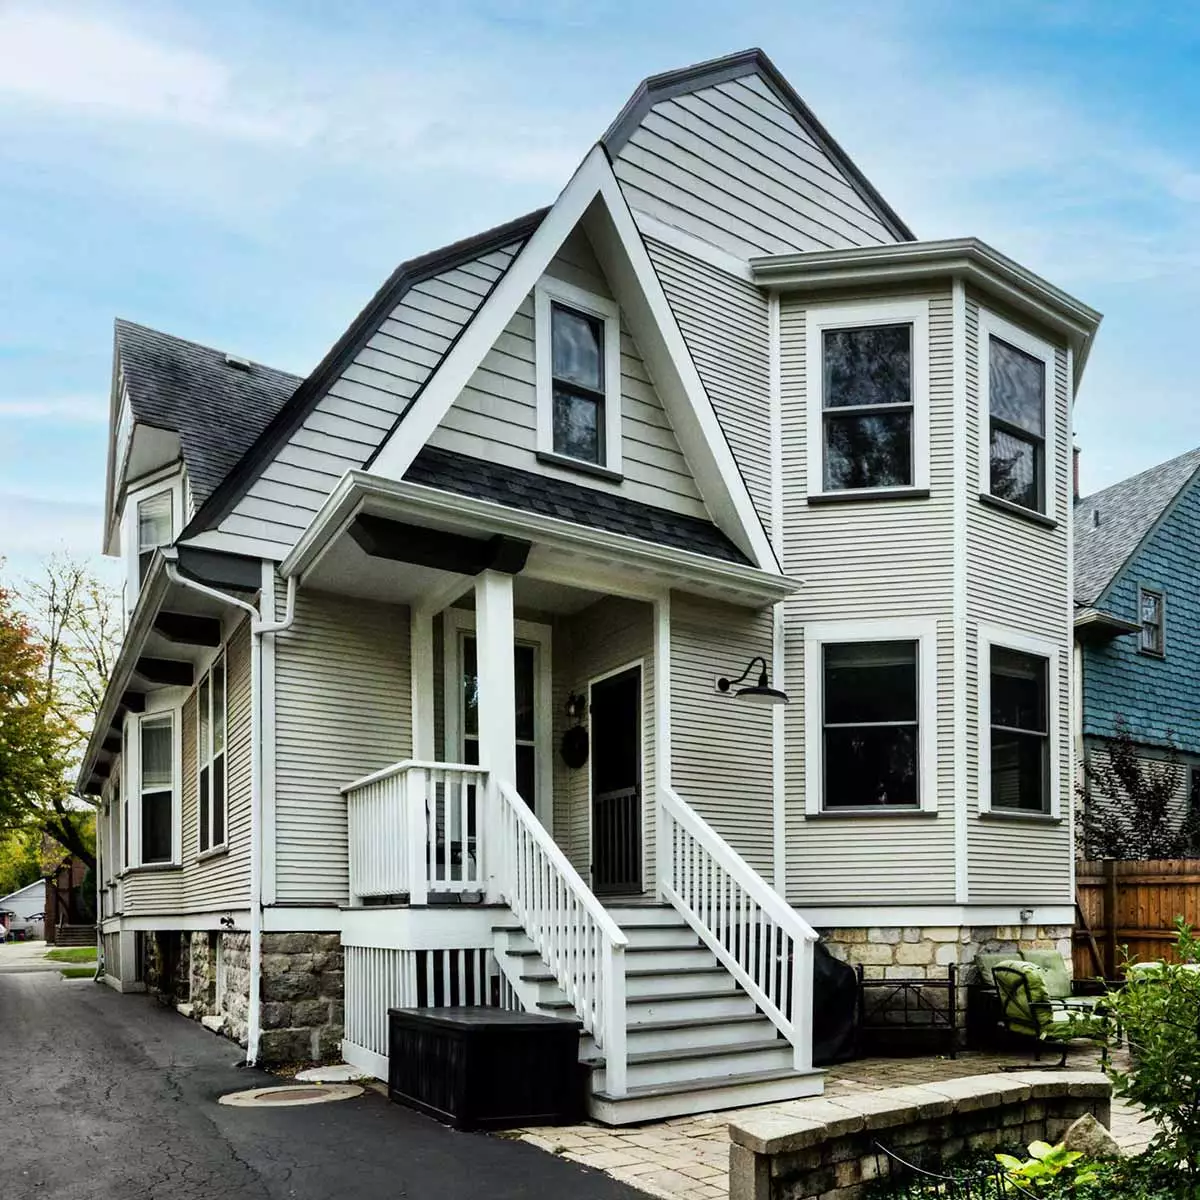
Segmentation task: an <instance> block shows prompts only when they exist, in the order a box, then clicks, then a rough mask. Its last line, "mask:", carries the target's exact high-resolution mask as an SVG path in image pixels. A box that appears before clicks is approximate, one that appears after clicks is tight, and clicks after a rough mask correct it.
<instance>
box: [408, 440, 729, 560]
mask: <svg viewBox="0 0 1200 1200" xmlns="http://www.w3.org/2000/svg"><path fill="white" fill-rule="evenodd" d="M404 478H405V479H407V480H408V481H409V482H410V483H420V484H423V485H424V486H426V487H433V488H438V489H440V490H441V491H445V492H456V493H458V494H459V495H461V496H472V497H474V498H475V499H477V500H491V501H493V502H494V503H496V504H503V505H505V506H506V507H507V508H518V509H521V510H522V511H524V512H530V513H537V514H539V515H540V516H544V517H557V518H559V519H560V520H563V521H573V522H574V523H575V524H577V525H586V526H588V527H589V528H591V529H603V530H605V531H607V532H609V533H621V534H625V535H626V536H627V537H635V538H640V539H641V540H642V541H644V542H656V543H657V544H659V545H661V546H670V547H672V548H673V549H676V550H689V551H691V552H692V553H693V554H704V555H707V556H708V557H710V558H720V559H724V560H725V561H726V562H736V563H749V561H750V560H749V559H748V558H747V557H746V556H745V555H744V554H743V553H742V552H741V551H740V550H739V549H738V548H737V546H735V545H734V544H733V542H731V541H730V540H729V538H727V537H726V536H725V534H724V533H722V532H721V530H720V529H718V528H717V527H716V526H715V525H714V524H713V523H712V522H711V521H704V520H701V519H700V518H698V517H688V516H684V515H683V514H681V513H673V512H668V511H667V510H666V509H664V508H655V507H653V506H652V505H650V504H642V503H641V502H640V501H637V500H630V499H629V498H628V497H626V496H618V495H614V494H613V493H612V492H602V491H600V489H599V488H591V487H584V486H583V485H581V484H578V483H570V482H569V481H567V480H564V479H556V478H552V477H551V476H548V475H535V474H534V473H533V472H532V471H522V470H519V469H518V468H516V467H508V466H503V465H502V464H500V463H494V462H486V461H484V460H483V459H480V458H470V457H468V456H467V455H465V454H455V453H454V452H452V451H450V450H442V449H440V448H438V447H434V446H425V447H424V448H423V449H422V450H421V451H420V453H418V454H417V457H416V458H414V459H413V461H412V465H411V466H410V467H409V468H408V470H407V471H406V472H405V473H404Z"/></svg>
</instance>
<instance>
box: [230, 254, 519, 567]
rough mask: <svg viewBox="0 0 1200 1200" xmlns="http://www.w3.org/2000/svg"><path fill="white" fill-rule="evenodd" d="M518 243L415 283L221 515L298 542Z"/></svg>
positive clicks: (287, 543)
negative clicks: (269, 459) (293, 430)
mask: <svg viewBox="0 0 1200 1200" xmlns="http://www.w3.org/2000/svg"><path fill="white" fill-rule="evenodd" d="M518 249H519V244H515V243H514V244H513V245H511V246H506V247H504V248H502V249H500V250H495V251H492V252H491V253H490V254H486V255H484V256H482V257H481V258H479V259H476V260H475V261H474V262H471V263H467V264H465V265H464V266H460V267H455V268H453V269H452V270H449V271H445V272H443V273H442V274H441V275H437V276H435V277H434V278H432V279H427V280H425V281H424V282H422V283H418V284H416V285H415V286H414V287H413V288H412V289H411V290H410V291H409V292H408V293H407V294H406V295H405V297H404V299H403V300H401V301H400V303H399V304H398V305H397V306H396V308H395V309H394V310H393V311H392V313H391V315H390V316H389V317H388V318H387V319H386V320H385V321H384V322H383V325H382V326H381V327H380V329H379V331H378V332H377V333H376V334H375V335H374V336H373V337H372V338H371V339H370V341H369V342H368V343H367V345H366V346H365V347H363V349H362V350H360V351H359V352H358V354H357V355H356V356H355V359H354V361H353V362H352V363H351V364H350V365H349V366H347V367H346V368H345V370H344V371H343V372H342V375H341V377H340V378H339V379H338V380H337V381H336V382H335V383H334V384H333V385H332V386H331V387H330V389H329V392H328V393H327V394H326V395H325V396H323V397H322V398H321V400H320V401H319V402H318V403H317V406H316V408H315V409H314V410H313V411H312V412H311V413H310V414H309V415H308V417H307V418H306V419H305V421H304V423H303V425H301V427H300V428H299V429H298V430H296V432H295V433H293V434H292V436H291V437H290V438H289V439H288V441H287V443H286V444H285V445H284V446H283V447H282V448H281V449H280V450H279V452H278V454H277V455H276V457H275V459H274V460H273V461H272V462H270V463H268V464H267V466H266V467H265V468H264V469H263V472H262V474H261V475H260V476H259V477H258V478H257V479H256V480H255V481H254V483H252V484H251V486H250V488H249V489H248V490H247V492H246V494H245V496H243V497H242V499H241V500H239V501H238V503H237V505H236V506H235V507H234V509H233V511H232V512H231V513H230V514H229V516H228V517H226V518H225V519H224V520H223V521H222V522H221V525H220V529H221V530H223V531H225V532H228V533H239V534H244V535H246V536H251V537H254V538H257V539H258V540H259V541H261V542H266V543H272V544H274V545H277V546H278V547H279V548H280V551H281V552H286V551H287V550H289V549H291V547H292V546H293V545H294V544H295V542H296V540H297V538H298V537H299V535H300V533H301V532H302V531H303V530H304V528H305V527H306V526H307V525H308V523H309V521H310V520H311V519H312V518H313V516H314V515H315V513H316V512H317V510H318V509H319V508H320V506H321V505H322V504H323V503H324V501H325V498H326V497H327V496H328V495H329V493H330V492H331V491H332V490H333V488H334V486H335V485H336V484H337V481H338V480H339V479H340V478H341V477H342V476H343V475H344V474H345V473H346V472H347V471H348V470H355V469H358V468H360V467H362V465H363V464H364V463H365V462H366V461H367V459H368V458H369V457H370V455H371V454H372V453H373V452H374V450H375V449H376V447H377V446H379V444H380V443H381V442H383V440H384V439H385V438H386V436H387V433H388V430H390V429H391V427H392V425H393V423H394V422H395V420H396V418H397V417H399V416H400V415H401V413H403V411H404V409H405V408H406V407H407V405H408V404H409V402H410V401H411V400H412V399H413V397H414V396H415V395H416V393H417V391H418V389H419V388H420V387H421V386H422V385H423V384H424V382H425V380H426V379H427V378H428V377H429V374H430V372H431V371H432V370H433V368H434V367H435V366H436V365H437V363H438V362H439V361H440V360H441V357H442V355H443V354H445V352H446V350H447V349H448V347H449V345H450V343H451V341H452V339H453V338H454V337H456V336H457V334H458V333H459V331H460V330H461V329H462V328H463V326H464V325H465V324H466V323H467V322H468V321H469V320H470V319H471V317H472V316H473V315H474V314H475V312H476V310H477V309H478V308H479V305H480V304H481V303H482V301H483V299H484V298H485V296H486V295H487V293H488V292H489V290H490V289H491V287H492V286H493V284H494V283H495V281H496V280H497V279H498V278H499V277H500V276H501V275H502V274H503V273H504V271H505V269H506V268H507V266H508V264H509V263H510V262H511V261H512V258H513V256H514V255H515V254H516V252H517V250H518Z"/></svg>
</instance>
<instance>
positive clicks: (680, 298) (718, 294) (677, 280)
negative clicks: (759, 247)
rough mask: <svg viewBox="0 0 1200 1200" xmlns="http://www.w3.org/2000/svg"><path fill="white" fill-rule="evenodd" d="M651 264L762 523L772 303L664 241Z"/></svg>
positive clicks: (652, 245)
mask: <svg viewBox="0 0 1200 1200" xmlns="http://www.w3.org/2000/svg"><path fill="white" fill-rule="evenodd" d="M646 246H647V249H648V250H649V251H650V258H651V261H652V262H653V263H654V269H655V271H656V272H657V274H658V278H659V281H660V282H661V283H662V286H663V291H664V292H665V293H666V296H667V301H668V303H669V304H670V306H671V310H672V312H673V313H674V314H675V319H676V321H678V322H679V328H680V330H681V332H682V333H683V338H684V341H685V342H687V347H688V350H689V352H690V353H691V356H692V361H693V362H694V363H695V365H696V370H697V371H698V372H699V374H700V379H701V381H702V382H703V384H704V390H705V391H706V392H707V393H708V397H709V399H710V400H711V401H712V405H713V408H714V409H715V410H716V413H717V419H718V420H719V421H720V423H721V429H722V431H723V432H724V434H725V437H726V439H727V441H728V442H729V448H730V450H731V451H732V452H733V457H734V461H735V462H736V463H737V466H738V470H739V471H740V472H741V475H742V478H743V479H744V480H745V482H746V487H747V490H748V491H749V492H750V497H751V499H752V500H753V502H754V507H755V510H756V511H757V512H758V515H759V518H760V520H762V521H763V522H764V523H767V522H769V520H770V515H771V425H770V421H771V417H770V411H769V403H770V399H769V392H770V364H769V342H768V336H767V334H768V331H767V301H766V297H765V296H764V295H763V294H762V292H761V291H759V289H758V288H756V287H755V286H754V285H753V284H752V283H747V282H746V281H745V280H742V279H737V278H735V277H734V276H732V275H728V274H726V273H725V272H724V271H721V270H718V269H717V268H716V267H712V266H709V265H708V264H707V263H704V262H701V261H700V260H699V259H697V258H693V257H692V256H691V255H690V254H685V253H683V252H682V251H680V250H676V249H674V248H673V247H671V246H667V245H665V244H664V243H662V242H656V241H654V240H653V239H647V243H646Z"/></svg>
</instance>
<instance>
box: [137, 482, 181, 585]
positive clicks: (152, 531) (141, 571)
mask: <svg viewBox="0 0 1200 1200" xmlns="http://www.w3.org/2000/svg"><path fill="white" fill-rule="evenodd" d="M173 537H174V533H173V530H172V522H171V493H170V492H169V491H165V492H158V493H156V494H155V495H153V496H148V497H147V498H146V499H145V500H139V501H138V506H137V556H138V583H139V585H140V584H142V583H144V582H145V581H146V572H147V571H148V570H149V569H150V563H151V560H152V559H153V558H154V552H155V550H157V549H158V548H159V546H169V545H170V544H171V541H172V538H173Z"/></svg>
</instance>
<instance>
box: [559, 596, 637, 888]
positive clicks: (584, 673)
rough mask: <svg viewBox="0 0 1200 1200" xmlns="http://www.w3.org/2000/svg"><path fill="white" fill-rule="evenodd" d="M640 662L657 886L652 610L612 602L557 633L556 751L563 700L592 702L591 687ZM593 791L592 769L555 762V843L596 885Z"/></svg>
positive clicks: (567, 620) (563, 620)
mask: <svg viewBox="0 0 1200 1200" xmlns="http://www.w3.org/2000/svg"><path fill="white" fill-rule="evenodd" d="M636 659H641V660H642V755H643V757H642V824H643V830H644V833H645V836H644V838H643V847H644V850H643V862H642V878H643V879H644V880H647V881H650V880H653V878H654V853H653V851H654V846H653V837H654V823H653V812H654V772H655V766H654V610H653V608H652V607H651V606H650V605H649V604H644V603H640V602H638V601H635V600H624V599H617V598H615V597H607V598H605V599H603V600H598V601H597V602H596V603H595V604H593V605H591V606H590V607H588V608H585V609H584V610H583V611H582V612H579V613H575V614H574V615H572V616H570V617H560V618H558V619H557V620H556V621H555V625H554V663H553V671H554V695H555V701H556V702H555V708H554V721H555V726H554V745H555V747H558V746H560V745H561V744H562V735H563V733H565V732H566V729H567V727H568V722H567V720H566V715H565V709H564V707H563V705H562V704H561V703H559V698H560V697H562V698H563V699H565V696H566V695H567V694H571V693H574V694H575V695H580V696H584V697H585V698H586V696H587V694H588V682H589V680H591V679H594V678H595V677H596V676H597V675H605V674H607V673H608V672H610V671H614V670H616V669H617V668H619V667H623V666H625V665H626V664H627V663H631V662H633V661H634V660H636ZM590 828H591V786H590V771H589V768H588V767H587V766H583V767H580V768H579V769H578V770H572V769H571V768H570V767H568V766H567V765H566V764H565V763H564V762H563V761H562V756H561V755H560V754H558V753H555V755H554V837H555V840H556V841H557V842H558V844H559V845H560V846H562V848H563V851H564V853H565V854H566V855H567V857H568V858H569V859H570V860H571V864H572V866H574V868H575V869H576V870H577V871H578V872H579V874H580V875H582V876H583V878H584V880H590V878H591V869H592V866H591V840H590V839H591V833H590Z"/></svg>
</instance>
